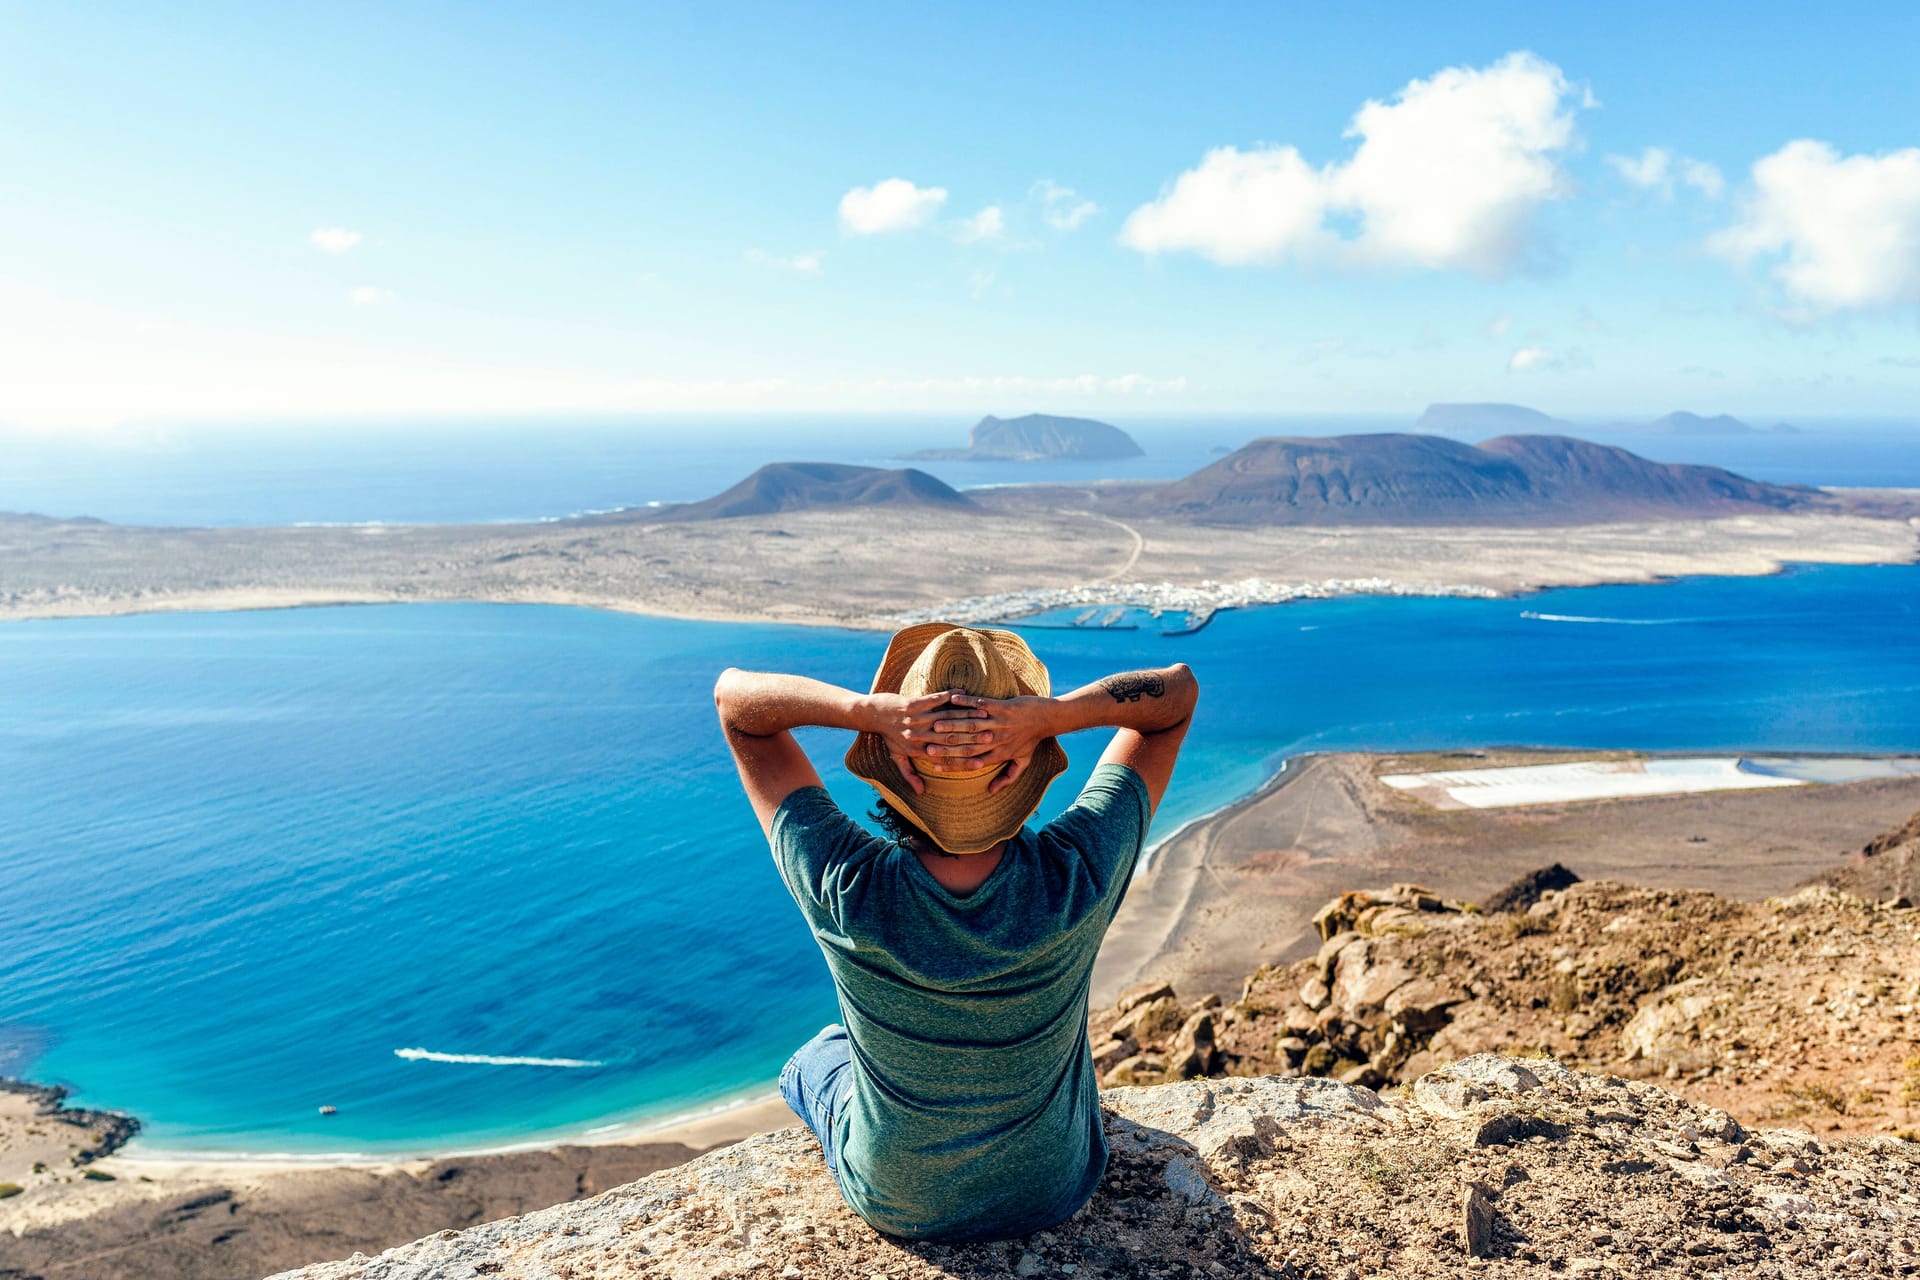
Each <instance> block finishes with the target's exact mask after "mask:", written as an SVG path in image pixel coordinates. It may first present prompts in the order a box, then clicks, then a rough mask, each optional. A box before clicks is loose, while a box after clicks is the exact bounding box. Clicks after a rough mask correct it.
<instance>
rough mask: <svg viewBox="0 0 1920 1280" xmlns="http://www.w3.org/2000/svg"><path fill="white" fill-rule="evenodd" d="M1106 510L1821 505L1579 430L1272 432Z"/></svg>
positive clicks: (1346, 514)
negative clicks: (1579, 435)
mask: <svg viewBox="0 0 1920 1280" xmlns="http://www.w3.org/2000/svg"><path fill="white" fill-rule="evenodd" d="M1105 499H1106V501H1105V503H1104V504H1103V505H1105V506H1107V507H1108V508H1110V509H1116V510H1117V509H1121V508H1125V509H1129V510H1133V511H1136V512H1138V513H1140V514H1143V515H1163V516H1172V517H1175V518H1183V519H1188V520H1195V521H1199V522H1202V523H1219V524H1322V523H1329V524H1572V523H1591V522H1595V521H1603V520H1615V519H1631V518H1643V517H1647V516H1674V515H1688V516H1693V515H1725V514H1734V513H1739V512H1768V511H1791V510H1795V509H1799V508H1805V507H1820V506H1824V505H1826V502H1827V500H1826V499H1825V498H1824V496H1823V495H1822V494H1821V493H1820V492H1819V491H1818V490H1815V489H1810V488H1805V487H1802V486H1797V485H1775V484H1765V483H1762V482H1760V481H1756V480H1748V479H1747V478H1745V477H1744V476H1738V475H1735V474H1733V473H1732V472H1730V471H1725V470H1722V469H1721V468H1719V467H1704V466H1691V465H1687V464H1681V463H1666V462H1654V461H1651V460H1649V459H1646V458H1642V457H1640V456H1639V455H1637V454H1633V453H1629V452H1627V451H1626V450H1625V449H1620V448H1615V447H1613V446H1611V445H1602V444H1594V443H1592V442H1590V441H1586V440H1576V439H1574V438H1572V437H1570V436H1500V437H1498V438H1496V439H1493V440H1488V441H1486V442H1484V443H1482V444H1480V445H1478V446H1475V445H1469V444H1464V443H1461V442H1460V441H1457V440H1449V439H1446V438H1444V437H1440V436H1425V435H1405V434H1378V435H1357V436H1330V437H1326V438H1312V437H1294V436H1272V437H1268V438H1266V439H1262V440H1255V441H1254V442H1253V443H1251V444H1249V445H1247V446H1246V447H1244V448H1242V449H1239V450H1237V451H1235V452H1234V453H1231V454H1229V455H1228V456H1226V457H1224V458H1222V459H1220V461H1218V462H1216V463H1213V464H1212V465H1211V466H1207V467H1203V468H1202V469H1200V470H1199V471H1196V472H1194V473H1193V474H1192V475H1189V476H1187V477H1185V478H1183V479H1180V480H1175V481H1173V482H1172V483H1170V484H1165V485H1153V486H1136V487H1132V488H1128V489H1120V488H1114V489H1110V490H1108V491H1107V493H1106V495H1105Z"/></svg>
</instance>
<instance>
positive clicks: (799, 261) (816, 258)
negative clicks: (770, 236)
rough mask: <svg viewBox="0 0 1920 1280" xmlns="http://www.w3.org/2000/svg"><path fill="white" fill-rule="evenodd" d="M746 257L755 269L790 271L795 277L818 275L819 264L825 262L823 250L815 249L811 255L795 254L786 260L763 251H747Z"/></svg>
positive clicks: (820, 269) (820, 268)
mask: <svg viewBox="0 0 1920 1280" xmlns="http://www.w3.org/2000/svg"><path fill="white" fill-rule="evenodd" d="M746 257H747V261H748V262H751V263H752V264H753V265H754V266H756V267H765V268H766V269H767V270H769V271H790V272H792V273H793V274H794V275H797V276H817V275H819V274H820V273H821V271H822V266H821V264H822V263H824V262H825V261H826V260H827V255H826V251H825V250H823V249H815V250H814V251H813V252H812V253H796V254H794V255H793V256H792V257H788V258H783V257H781V256H780V255H779V254H777V253H768V252H767V251H766V250H765V249H749V250H747V254H746Z"/></svg>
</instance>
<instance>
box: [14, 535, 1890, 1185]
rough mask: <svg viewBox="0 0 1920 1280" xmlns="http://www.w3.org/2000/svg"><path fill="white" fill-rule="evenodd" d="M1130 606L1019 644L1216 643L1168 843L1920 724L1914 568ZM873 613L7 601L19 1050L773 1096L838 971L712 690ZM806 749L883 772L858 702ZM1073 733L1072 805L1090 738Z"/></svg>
mask: <svg viewBox="0 0 1920 1280" xmlns="http://www.w3.org/2000/svg"><path fill="white" fill-rule="evenodd" d="M0 505H7V504H6V503H4V502H0ZM1132 621H1135V622H1137V623H1138V624H1139V628H1138V629H1136V630H1121V629H1117V628H1109V629H1104V630H1102V629H1091V628H1089V629H1079V630H1048V629H1035V630H1033V631H1031V632H1030V633H1029V638H1030V640H1031V642H1032V643H1033V644H1034V646H1035V648H1036V650H1037V651H1038V652H1039V653H1040V654H1041V655H1042V657H1043V658H1045V659H1046V660H1047V661H1048V662H1049V664H1050V665H1051V667H1052V670H1053V673H1054V678H1055V680H1056V682H1057V684H1058V685H1060V686H1061V687H1067V686H1070V685H1073V684H1077V683H1079V682H1082V681H1085V680H1087V679H1090V678H1092V677H1094V676H1096V675H1098V674H1101V673H1103V672H1105V671H1109V670H1113V669H1117V668H1125V667H1131V666H1137V665H1141V664H1144V663H1161V662H1166V661H1170V660H1174V659H1179V660H1183V661H1186V662H1188V663H1190V664H1191V665H1192V666H1193V667H1194V669H1195V670H1196V671H1197V672H1198V673H1199V675H1200V677H1201V680H1202V682H1203V685H1204V694H1203V699H1202V705H1201V708H1200V711H1199V714H1198V718H1197V720H1196V723H1195V728H1194V731H1193V734H1192V737H1191V739H1190V744H1191V745H1190V747H1189V749H1188V752H1187V754H1186V756H1185V758H1184V759H1183V761H1182V764H1181V767H1180V771H1179V773H1178V776H1177V777H1176V779H1175V782H1174V786H1173V790H1172V792H1171V793H1170V794H1169V797H1168V800H1167V803H1166V805H1165V807H1164V808H1163V810H1162V813H1161V815H1160V817H1159V819H1158V821H1157V823H1156V830H1157V831H1158V833H1159V834H1161V835H1163V836H1164V835H1165V834H1166V833H1168V832H1171V831H1172V830H1174V829H1175V828H1176V827H1177V826H1178V825H1179V824H1180V823H1182V822H1184V821H1187V820H1190V819H1192V818H1196V817H1198V816H1200V815H1202V814H1204V813H1206V812H1208V811H1210V810H1212V809H1214V808H1216V807H1218V806H1220V805H1222V804H1225V803H1227V802H1230V801H1231V800H1233V799H1235V798H1237V797H1239V796H1242V795H1244V794H1246V793H1247V792H1249V791H1251V790H1252V789H1254V788H1255V787H1257V786H1259V785H1260V784H1261V783H1262V782H1263V781H1264V780H1266V779H1267V778H1268V777H1270V776H1271V774H1272V772H1273V770H1274V769H1275V768H1276V767H1278V765H1279V763H1280V762H1281V761H1282V760H1283V759H1285V758H1287V757H1289V756H1293V755H1296V754H1298V753H1301V752H1306V751H1315V750H1330V749H1338V748H1375V749H1413V748H1440V747H1449V746H1461V745H1490V744H1509V743H1512V744H1537V745H1553V746H1569V747H1594V748H1603V747H1644V748H1656V749H1686V750H1703V751H1740V750H1765V751H1816V752H1817V751H1831V752H1856V751H1906V752H1911V751H1915V750H1917V749H1920V645H1916V644H1914V643H1913V636H1914V635H1915V634H1916V632H1920V567H1913V566H1901V567H1880V568H1851V567H1818V568H1796V569H1793V570H1791V571H1789V572H1787V573H1785V574H1782V575H1779V576H1776V577H1772V578H1697V579H1687V580H1682V581H1678V582H1673V583H1668V584H1663V585H1657V586H1632V587H1595V588H1585V589H1578V590H1561V591H1551V592H1545V593H1541V594H1539V595H1535V596H1531V597H1526V598H1522V599H1508V600H1469V599H1399V598H1343V599H1337V600H1328V601H1314V602H1303V603H1298V604H1291V605H1286V606H1282V607H1274V608H1262V609H1249V610H1244V611H1239V612H1231V613H1226V614H1222V615H1221V616H1219V617H1218V618H1216V619H1215V620H1214V621H1213V622H1212V624H1211V625H1209V626H1207V627H1206V628H1204V629H1203V630H1201V631H1199V632H1197V633H1194V634H1191V635H1186V636H1179V637H1167V636H1163V635H1162V634H1160V628H1161V626H1162V625H1163V624H1162V623H1161V622H1159V621H1157V620H1154V619H1151V618H1146V617H1144V616H1135V617H1134V618H1133V619H1132ZM882 645H883V638H882V637H879V636H876V635H874V634H870V633H856V632H846V631H836V630H829V629H818V628H792V627H775V626H745V625H726V624H715V623H697V622H686V621H676V620H670V619H660V618H648V617H639V616H630V615H620V614H612V613H600V612H593V611H588V610H579V609H565V608H553V607H534V606H508V605H438V604H435V605H405V606H369V607H353V608H326V609H303V610H297V611H288V612H268V613H244V614H198V615H151V616H140V617H124V618H108V619H74V620H58V621H21V622H10V623H6V624H4V625H0V814H3V815H4V816H5V821H4V822H0V938H4V939H5V941H6V945H5V948H4V949H3V950H0V970H3V971H0V1072H4V1073H7V1074H14V1075H23V1076H27V1077H30V1078H34V1079H38V1080H46V1081H56V1082H63V1083H68V1084H70V1085H72V1086H74V1088H75V1091H76V1095H77V1100H78V1101H79V1102H80V1103H83V1104H89V1105H100V1106H109V1107H115V1108H122V1109H125V1110H128V1111H131V1112H132V1113H134V1114H135V1115H137V1116H139V1117H141V1119H142V1120H143V1121H144V1122H145V1125H146V1129H145V1132H144V1133H143V1135H142V1136H141V1138H140V1139H139V1140H138V1145H139V1146H140V1147H144V1148H145V1149H146V1150H148V1151H150V1152H174V1153H179V1152H189V1151H197V1152H219V1153H253V1154H262V1153H292V1154H298V1155H308V1156H315V1157H318V1156H322V1155H328V1154H334V1155H339V1154H356V1155H383V1154H384V1155H392V1154H398V1153H414V1152H424V1151H446V1150H462V1149H473V1148H479V1147H489V1146H496V1145H502V1144H510V1143H518V1142H528V1141H537V1140H541V1139H551V1138H556V1137H561V1136H577V1135H580V1134H583V1133H593V1132H594V1131H596V1130H601V1131H604V1130H605V1129H606V1128H608V1127H610V1126H619V1125H624V1124H632V1123H640V1122H644V1121H647V1120H649V1119H660V1118H664V1117H668V1116H672V1115H678V1114H682V1113H685V1112H688V1111H691V1110H696V1109H699V1108H702V1107H705V1106H710V1105H713V1104H715V1103H719V1102H724V1101H726V1100H728V1099H730V1098H737V1097H739V1096H741V1095H743V1094H746V1093H753V1092H760V1091H764V1090H765V1089H767V1088H769V1087H770V1084H771V1081H772V1079H773V1077H774V1075H775V1073H776V1072H777V1070H778V1068H779V1066H780V1063H781V1062H782V1061H783V1060H784V1058H785V1056H786V1055H787V1053H788V1052H790V1050H791V1049H792V1047H793V1046H794V1045H796V1044H797V1043H799V1042H800V1041H801V1040H802V1039H804V1038H805V1037H806V1036H807V1035H809V1034H810V1033H811V1032H812V1031H814V1030H815V1029H816V1028H817V1027H818V1026H819V1025H820V1024H822V1023H823V1022H825V1021H828V1020H830V1019H831V1018H833V1017H834V1012H835V1011H834V1004H833V995H832V990H831V987H830V985H829V984H828V981H827V978H826V973H825V969H824V966H823V965H822V964H821V962H820V959H819V956H818V953H817V951H816V950H815V948H814V947H813V945H812V942H811V940H810V939H809V938H808V936H807V934H806V932H805V930H804V929H803V928H802V926H801V924H800V919H799V916H798V913H797V912H796V911H795V910H794V909H793V908H792V906H791V904H790V903H788V902H787V901H786V899H785V897H784V892H783V890H782V889H781V887H780V885H779V882H778V880H777V879H776V877H775V875H774V873H773V870H772V867H771V864H770V862H769V859H768V857H767V855H766V851H765V848H764V845H763V843H762V841H761V839H760V836H759V833H758V830H757V828H756V827H755V825H754V822H753V818H752V815H751V813H750V812H749V810H748V808H747V805H746V803H745V801H744V800H743V799H742V798H741V797H740V796H739V795H738V793H737V790H736V788H735V784H734V781H733V778H732V775H731V769H730V767H729V765H728V762H727V760H726V757H725V754H724V748H723V745H722V743H721V741H720V738H719V734H718V732H717V730H716V728H715V726H714V723H713V711H712V705H711V702H710V699H709V696H708V695H709V690H710V688H711V685H712V681H713V679H714V676H715V675H716V674H717V672H718V671H719V670H720V668H721V667H722V666H723V665H725V664H729V663H731V664H737V665H741V666H748V667H773V668H780V669H787V670H798V671H802V672H805V673H807V674H810V675H815V676H819V677H821V678H823V679H828V680H833V681H836V682H839V683H843V684H848V685H854V686H864V685H865V683H866V681H867V680H868V678H869V676H870V674H871V671H872V668H873V666H874V664H875V663H876V662H877V660H878V657H879V654H880V651H881V647H882ZM806 745H807V747H808V748H809V750H810V751H811V752H812V754H813V755H814V758H815V759H816V761H818V762H819V763H820V764H821V766H822V769H823V773H824V774H825V775H826V778H827V781H828V783H829V786H830V787H831V789H832V790H833V792H834V793H835V795H836V796H837V797H839V799H840V800H841V802H842V804H844V805H846V806H848V807H849V808H863V807H864V806H865V804H866V803H867V799H866V795H865V794H864V788H863V787H862V786H860V785H858V784H855V783H853V782H851V781H850V779H849V778H848V777H847V775H846V774H845V773H844V772H843V771H842V770H841V769H840V768H839V767H838V764H837V761H838V758H839V753H840V752H841V751H842V750H843V749H844V738H843V737H842V736H841V735H835V734H828V733H814V734H810V735H807V737H806ZM1066 745H1067V749H1068V754H1069V756H1070V757H1071V759H1072V769H1071V770H1070V772H1069V774H1068V775H1067V777H1065V778H1064V779H1063V780H1062V781H1061V782H1060V783H1058V784H1056V786H1055V788H1054V790H1053V792H1052V793H1051V794H1050V796H1049V799H1048V805H1047V809H1046V810H1045V811H1044V812H1046V813H1051V812H1054V811H1057V810H1058V809H1059V808H1060V807H1062V806H1063V805H1065V804H1066V803H1067V802H1068V801H1069V800H1070V799H1071V797H1072V794H1073V790H1074V788H1075V787H1076V786H1077V784H1078V782H1079V781H1080V780H1081V779H1083V778H1084V777H1085V775H1086V772H1087V771H1088V770H1089V769H1090V768H1091V767H1092V764H1093V762H1094V760H1095V758H1096V757H1097V755H1098V754H1099V750H1100V745H1101V744H1100V741H1099V738H1098V736H1097V735H1082V736H1080V737H1077V738H1074V739H1071V740H1069V741H1068V742H1067V744H1066ZM323 1105H327V1106H333V1107H336V1108H337V1109H338V1113H337V1114H336V1115H333V1116H329V1117H322V1116H321V1115H320V1114H319V1113H318V1108H319V1107H321V1106H323Z"/></svg>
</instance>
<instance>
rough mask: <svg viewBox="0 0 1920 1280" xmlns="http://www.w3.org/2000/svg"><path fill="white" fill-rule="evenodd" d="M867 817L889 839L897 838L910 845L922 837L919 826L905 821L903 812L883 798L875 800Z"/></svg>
mask: <svg viewBox="0 0 1920 1280" xmlns="http://www.w3.org/2000/svg"><path fill="white" fill-rule="evenodd" d="M867 817H868V818H870V819H871V820H872V821H873V824H874V825H875V826H877V827H879V828H880V834H881V835H884V836H885V837H887V839H889V840H897V841H899V842H900V843H901V844H904V845H907V846H909V847H911V846H913V845H915V844H918V843H920V841H921V840H922V839H923V837H922V835H921V832H920V828H918V827H916V826H914V825H913V824H912V823H911V822H909V821H907V819H906V816H905V815H904V814H902V813H901V812H900V811H899V810H898V809H896V808H894V807H893V806H892V805H890V804H888V803H887V802H886V801H885V800H875V801H874V802H873V809H872V811H871V812H869V813H868V814H867Z"/></svg>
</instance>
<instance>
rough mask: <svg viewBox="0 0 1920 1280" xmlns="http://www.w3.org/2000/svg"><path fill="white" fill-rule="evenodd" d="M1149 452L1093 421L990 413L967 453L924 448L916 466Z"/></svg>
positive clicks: (978, 425) (975, 428) (971, 439)
mask: <svg viewBox="0 0 1920 1280" xmlns="http://www.w3.org/2000/svg"><path fill="white" fill-rule="evenodd" d="M1145 452H1146V450H1144V449H1142V448H1141V447H1140V446H1139V445H1138V444H1136V443H1134V439H1133V437H1132V436H1130V435H1128V434H1127V433H1126V432H1124V431H1122V430H1121V429H1120V428H1118V427H1115V426H1109V425H1108V424H1107V423H1104V422H1095V421H1094V420H1093V419H1091V418H1057V417H1055V416H1053V415H1052V414H1049V413H1029V414H1027V415H1026V416H1025V417H1022V418H996V417H994V416H993V415H991V414H989V415H987V416H986V417H984V418H982V419H980V421H978V422H976V423H974V424H973V432H972V434H971V435H970V436H969V438H968V444H967V447H966V448H964V449H923V450H922V451H920V452H919V453H910V454H908V455H907V458H908V459H909V460H910V461H917V462H1044V461H1046V460H1047V459H1049V458H1090V459H1105V458H1138V457H1141V456H1142V455H1143V454H1145Z"/></svg>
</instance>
